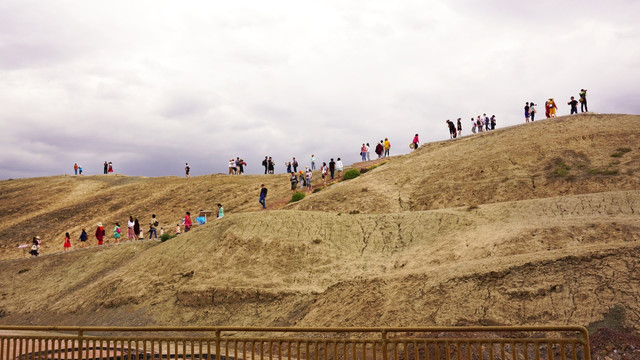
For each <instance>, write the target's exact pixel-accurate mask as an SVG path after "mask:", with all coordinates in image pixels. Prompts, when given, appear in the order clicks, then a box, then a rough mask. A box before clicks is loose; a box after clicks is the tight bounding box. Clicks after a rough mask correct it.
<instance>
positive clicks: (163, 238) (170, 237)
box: [160, 233, 178, 242]
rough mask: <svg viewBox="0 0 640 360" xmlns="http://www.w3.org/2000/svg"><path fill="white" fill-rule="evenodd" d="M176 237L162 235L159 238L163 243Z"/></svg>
mask: <svg viewBox="0 0 640 360" xmlns="http://www.w3.org/2000/svg"><path fill="white" fill-rule="evenodd" d="M176 236H178V235H175V234H173V235H171V234H167V233H164V234H162V236H160V241H161V242H165V241H167V240H170V239H173V238H174V237H176Z"/></svg>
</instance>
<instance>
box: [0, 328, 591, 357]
mask: <svg viewBox="0 0 640 360" xmlns="http://www.w3.org/2000/svg"><path fill="white" fill-rule="evenodd" d="M590 358H591V356H590V351H589V337H588V333H587V330H586V329H585V328H584V327H581V326H545V327H531V326H529V327H527V326H484V327H480V326H472V327H411V328H410V327H406V328H273V327H265V328H259V327H74V326H49V327H34V326H0V360H18V359H19V360H45V359H46V360H48V359H51V360H53V359H56V360H57V359H64V360H71V359H100V360H116V359H123V360H124V359H128V360H131V359H144V360H163V359H167V360H169V359H190V360H196V359H197V360H200V359H207V360H235V359H238V360H281V359H282V360H440V359H444V360H462V359H468V360H480V359H483V360H485V359H486V360H494V359H500V360H515V359H524V360H529V359H549V360H551V359H561V360H565V359H573V360H577V359H585V360H590Z"/></svg>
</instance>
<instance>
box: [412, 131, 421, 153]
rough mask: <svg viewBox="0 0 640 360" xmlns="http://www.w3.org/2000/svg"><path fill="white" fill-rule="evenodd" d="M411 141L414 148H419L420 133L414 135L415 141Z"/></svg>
mask: <svg viewBox="0 0 640 360" xmlns="http://www.w3.org/2000/svg"><path fill="white" fill-rule="evenodd" d="M411 143H412V144H413V150H417V149H418V145H419V144H420V139H418V134H416V135H415V136H414V137H413V141H411Z"/></svg>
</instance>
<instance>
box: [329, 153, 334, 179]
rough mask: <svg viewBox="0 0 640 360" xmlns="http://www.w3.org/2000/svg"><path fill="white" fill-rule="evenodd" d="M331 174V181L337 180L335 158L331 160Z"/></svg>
mask: <svg viewBox="0 0 640 360" xmlns="http://www.w3.org/2000/svg"><path fill="white" fill-rule="evenodd" d="M329 173H330V174H331V180H333V179H335V174H336V162H335V161H333V158H331V161H329Z"/></svg>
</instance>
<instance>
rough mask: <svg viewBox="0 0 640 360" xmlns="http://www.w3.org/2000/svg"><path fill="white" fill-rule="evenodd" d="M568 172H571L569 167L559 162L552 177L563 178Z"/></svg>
mask: <svg viewBox="0 0 640 360" xmlns="http://www.w3.org/2000/svg"><path fill="white" fill-rule="evenodd" d="M569 170H571V166H569V165H567V164H566V163H565V162H564V161H561V162H560V164H558V167H557V168H556V170H555V171H554V175H555V176H558V177H565V176H567V175H568V174H569Z"/></svg>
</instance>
